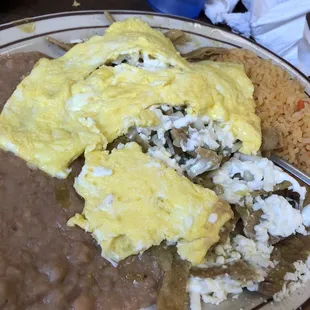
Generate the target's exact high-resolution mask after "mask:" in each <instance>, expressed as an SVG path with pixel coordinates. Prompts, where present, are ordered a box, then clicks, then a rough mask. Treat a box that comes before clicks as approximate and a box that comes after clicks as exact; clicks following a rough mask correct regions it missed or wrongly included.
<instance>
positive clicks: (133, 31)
mask: <svg viewBox="0 0 310 310" xmlns="http://www.w3.org/2000/svg"><path fill="white" fill-rule="evenodd" d="M140 52H143V53H146V54H149V55H152V57H159V58H161V59H162V61H163V62H166V63H167V64H169V65H173V66H180V67H184V66H186V64H187V63H186V61H185V60H184V59H183V58H182V57H181V56H180V55H179V54H178V53H177V52H176V50H175V49H174V47H173V44H172V43H171V42H170V40H168V39H167V38H165V36H164V35H163V34H161V33H160V32H159V31H156V30H154V29H152V28H150V27H149V26H148V25H147V24H146V23H144V22H142V21H141V20H139V19H129V20H125V21H124V22H120V23H115V24H113V25H112V26H111V27H110V28H109V29H108V30H107V32H106V34H105V36H95V37H93V38H91V39H90V40H89V41H87V42H85V43H82V44H78V45H76V46H75V47H73V48H72V49H71V50H70V51H69V52H67V53H66V54H65V55H64V56H62V57H60V58H57V59H53V60H48V59H41V60H40V61H39V62H38V63H37V64H36V66H35V68H34V69H33V70H32V72H31V73H30V75H29V76H27V77H26V78H25V79H24V80H23V81H22V82H21V83H20V84H19V85H18V87H17V89H16V90H15V91H14V93H13V95H12V96H11V98H10V99H9V100H8V101H7V103H6V105H5V107H4V109H3V111H2V113H1V115H0V147H1V148H2V149H4V150H6V151H11V152H13V153H15V154H16V155H18V156H19V157H21V158H23V159H25V160H26V161H27V162H28V163H29V164H31V165H33V166H36V167H38V168H40V169H41V170H43V171H45V172H47V173H48V174H50V175H52V176H55V177H59V178H65V177H67V175H68V173H69V172H70V169H69V168H68V166H69V164H70V163H71V162H72V161H73V160H74V159H75V158H76V157H78V156H79V155H80V154H81V153H83V151H84V150H85V149H86V148H88V149H93V148H96V147H97V148H101V147H102V146H105V144H106V140H105V138H104V137H103V136H102V134H101V133H100V132H99V131H98V129H97V127H96V124H94V122H93V121H92V119H89V118H85V117H82V118H81V119H80V120H79V122H76V121H75V120H73V122H72V123H68V122H69V121H70V120H69V119H68V116H67V115H66V110H65V104H66V102H67V100H69V99H70V97H71V87H72V85H74V83H76V82H77V81H82V80H84V79H85V78H86V77H87V76H88V75H89V74H90V73H92V72H93V71H94V70H96V68H98V67H99V66H101V65H103V64H105V63H110V62H111V61H112V60H114V59H117V58H118V57H119V56H120V55H124V54H127V55H130V54H132V53H135V54H137V53H140Z"/></svg>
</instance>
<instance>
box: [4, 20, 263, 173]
mask: <svg viewBox="0 0 310 310" xmlns="http://www.w3.org/2000/svg"><path fill="white" fill-rule="evenodd" d="M141 58H143V60H144V64H143V65H144V67H143V68H141V67H139V66H141V65H140V63H139V59H141ZM122 61H126V62H127V64H120V63H121V62H122ZM111 62H115V63H118V64H119V65H118V66H116V67H112V66H108V65H109V64H110V63H111ZM98 67H99V68H98ZM252 93H253V85H252V83H251V81H250V80H249V79H248V78H247V77H246V75H245V72H244V70H243V67H242V66H241V65H237V64H228V63H214V62H208V61H205V62H200V63H196V64H191V63H188V62H187V61H186V60H185V59H183V58H182V57H181V56H180V54H179V53H178V52H177V51H176V50H175V48H174V47H173V44H172V43H171V41H170V40H169V39H167V38H166V37H165V36H164V35H163V34H162V33H160V32H159V31H157V30H154V29H152V28H150V27H149V26H148V25H147V24H146V23H144V22H142V21H141V20H139V19H128V20H125V21H123V22H118V23H114V24H112V26H111V27H110V28H109V29H108V30H107V31H106V33H105V35H104V36H95V37H93V38H91V39H90V40H89V41H87V42H85V43H82V44H78V45H76V46H75V47H73V48H72V49H71V50H70V51H69V52H67V53H66V54H65V55H64V56H62V57H60V58H58V59H54V60H48V59H42V60H40V61H39V62H38V63H37V64H36V66H35V68H34V69H33V70H32V72H31V74H30V75H29V76H28V77H26V78H25V79H24V80H23V81H22V82H21V83H20V84H19V85H18V87H17V89H16V90H15V92H14V93H13V95H12V96H11V98H10V99H9V100H8V102H7V103H6V105H5V107H4V109H3V112H2V113H1V116H0V147H1V148H2V149H4V150H7V151H11V152H13V153H15V154H16V155H18V156H20V157H22V158H23V159H25V160H26V161H27V162H28V163H29V164H31V165H33V166H36V167H38V168H40V169H42V170H43V171H45V172H47V173H48V174H50V175H52V176H56V177H59V178H65V177H66V176H67V175H68V173H69V172H70V169H69V165H70V163H71V162H72V161H73V160H74V159H75V158H76V157H78V156H79V155H80V154H81V153H83V151H84V150H85V149H87V150H88V151H89V150H92V149H102V148H105V146H106V144H107V142H111V141H113V140H114V139H115V138H117V137H118V136H120V135H122V134H123V133H126V132H127V130H128V129H129V127H131V126H133V125H139V126H151V125H154V124H156V122H157V118H156V116H155V115H153V114H152V113H151V112H150V111H148V110H147V109H148V108H149V107H150V106H152V105H157V104H163V103H164V104H170V105H186V106H187V112H188V113H189V114H195V115H207V116H209V117H210V118H211V119H213V120H217V121H222V122H224V123H228V124H230V128H231V132H232V134H233V135H234V137H235V138H236V139H239V140H241V141H242V147H241V149H240V151H241V152H244V153H246V154H252V153H253V154H254V153H256V152H257V150H258V149H259V147H260V143H261V132H260V122H259V118H258V117H257V116H256V115H255V113H254V108H255V107H254V100H253V98H252Z"/></svg>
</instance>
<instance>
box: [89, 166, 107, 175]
mask: <svg viewBox="0 0 310 310" xmlns="http://www.w3.org/2000/svg"><path fill="white" fill-rule="evenodd" d="M109 175H112V170H111V169H108V168H105V167H101V166H98V167H94V168H93V176H94V177H105V176H109Z"/></svg>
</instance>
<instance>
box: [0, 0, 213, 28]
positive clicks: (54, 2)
mask: <svg viewBox="0 0 310 310" xmlns="http://www.w3.org/2000/svg"><path fill="white" fill-rule="evenodd" d="M73 1H74V0H2V1H0V24H3V23H6V22H9V21H12V20H17V19H21V18H25V17H32V16H37V15H43V14H50V13H56V12H66V11H77V10H107V9H108V10H139V11H152V9H151V8H150V7H149V5H148V3H147V0H77V1H78V2H79V3H80V6H78V7H73V6H72V4H73ZM163 1H164V0H163ZM199 19H200V20H203V21H205V22H209V20H208V19H207V18H206V17H205V16H204V15H203V14H201V15H200V16H199Z"/></svg>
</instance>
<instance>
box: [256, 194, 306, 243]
mask: <svg viewBox="0 0 310 310" xmlns="http://www.w3.org/2000/svg"><path fill="white" fill-rule="evenodd" d="M253 210H254V211H257V210H262V211H263V212H264V213H263V214H262V216H261V220H260V223H259V224H258V225H256V226H254V230H255V232H256V239H257V240H258V241H260V242H265V243H267V242H268V239H269V235H271V236H274V237H277V236H279V237H288V236H290V235H292V234H295V233H296V232H299V233H301V234H304V235H306V234H307V232H306V230H305V227H304V226H303V218H302V215H301V213H300V211H299V210H297V209H295V208H293V207H292V206H291V205H290V203H289V202H288V201H287V200H286V199H285V198H283V197H282V196H278V195H271V196H270V197H268V198H266V199H265V200H263V199H261V198H260V197H258V198H257V199H256V202H255V203H254V205H253Z"/></svg>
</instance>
